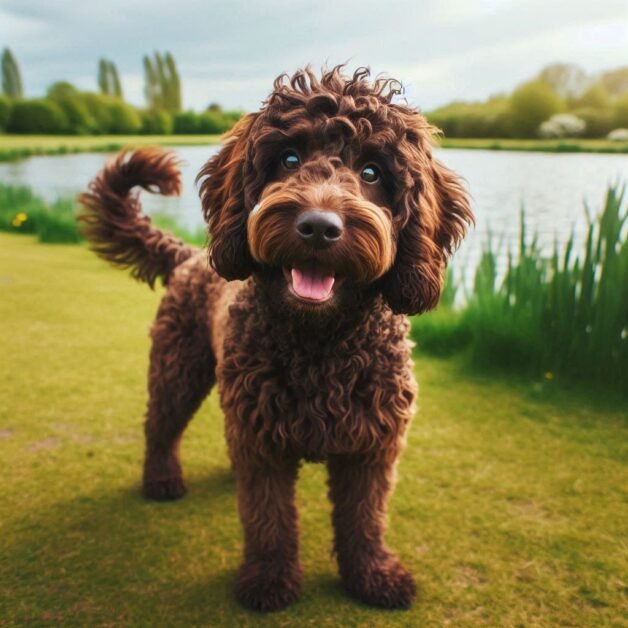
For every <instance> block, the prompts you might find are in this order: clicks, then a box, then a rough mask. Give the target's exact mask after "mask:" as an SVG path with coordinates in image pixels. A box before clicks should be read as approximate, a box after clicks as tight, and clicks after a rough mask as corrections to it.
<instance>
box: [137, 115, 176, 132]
mask: <svg viewBox="0 0 628 628" xmlns="http://www.w3.org/2000/svg"><path fill="white" fill-rule="evenodd" d="M141 116H142V133H144V134H145V135H169V134H170V133H172V126H173V125H172V116H171V115H170V114H169V113H168V112H167V111H162V110H159V109H145V110H143V111H142V112H141Z"/></svg>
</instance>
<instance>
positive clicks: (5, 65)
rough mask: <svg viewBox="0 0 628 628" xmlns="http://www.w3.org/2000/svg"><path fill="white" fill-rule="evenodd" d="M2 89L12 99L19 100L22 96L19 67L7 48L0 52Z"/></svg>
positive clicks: (22, 88)
mask: <svg viewBox="0 0 628 628" xmlns="http://www.w3.org/2000/svg"><path fill="white" fill-rule="evenodd" d="M2 91H3V92H4V93H5V94H6V95H7V96H8V97H9V98H12V99H13V100H19V99H20V98H22V97H23V96H24V87H23V86H22V77H21V76H20V69H19V67H18V65H17V61H16V60H15V57H14V56H13V54H12V53H11V51H10V50H9V49H8V48H5V49H4V51H3V52H2Z"/></svg>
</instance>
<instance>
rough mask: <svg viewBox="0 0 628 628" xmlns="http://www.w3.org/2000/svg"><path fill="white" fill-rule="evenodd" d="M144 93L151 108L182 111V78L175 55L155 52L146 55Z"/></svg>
mask: <svg viewBox="0 0 628 628" xmlns="http://www.w3.org/2000/svg"><path fill="white" fill-rule="evenodd" d="M144 78H145V87H144V94H145V96H146V101H147V103H148V106H149V107H150V108H151V109H164V110H166V111H169V112H171V113H173V112H177V111H181V80H180V78H179V73H178V71H177V66H176V63H175V61H174V58H173V56H172V55H171V54H170V53H169V52H167V53H166V54H165V55H164V56H162V55H161V54H160V53H158V52H155V53H154V55H153V59H151V58H150V57H148V56H145V57H144Z"/></svg>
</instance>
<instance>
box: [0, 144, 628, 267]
mask: <svg viewBox="0 0 628 628" xmlns="http://www.w3.org/2000/svg"><path fill="white" fill-rule="evenodd" d="M216 150H218V148H217V147H216V146H194V147H182V148H178V149H177V153H178V154H179V155H180V156H181V158H182V159H183V161H184V164H183V186H184V187H183V195H182V196H181V197H180V198H175V199H170V198H163V197H159V196H152V195H150V194H145V195H144V197H143V198H144V200H143V202H144V207H145V209H146V211H147V212H148V213H153V212H156V211H159V212H166V213H168V214H170V215H173V216H175V217H176V218H177V219H178V220H179V221H180V222H181V223H182V224H184V225H186V226H188V227H196V226H198V225H200V224H202V216H201V211H200V203H199V200H198V191H197V188H196V186H195V184H194V178H195V177H196V174H197V173H198V171H199V170H200V168H201V166H202V165H203V163H204V162H205V161H206V160H207V159H208V158H209V157H210V156H211V155H212V154H214V153H215V152H216ZM107 157H108V156H107V155H105V154H98V153H88V154H80V155H64V156H55V157H33V158H30V159H27V160H25V161H22V162H19V163H13V164H0V181H2V182H3V183H12V184H16V185H28V186H31V187H32V188H33V189H34V190H35V191H36V192H38V193H39V194H41V195H42V196H44V197H45V198H47V199H49V200H54V199H55V198H57V197H59V196H73V195H75V194H76V193H77V192H80V191H81V190H83V189H85V187H86V186H87V183H88V182H89V180H90V179H91V178H92V177H93V176H94V175H95V174H96V172H97V171H98V170H99V169H100V167H101V166H102V164H103V163H104V161H105V159H106V158H107ZM438 157H439V158H440V159H441V160H442V161H443V162H444V163H445V164H447V165H448V166H449V167H450V168H452V169H453V170H455V171H456V172H458V173H459V174H460V175H461V176H462V177H464V179H465V180H466V182H467V185H468V187H469V190H470V192H471V196H472V199H473V208H474V211H475V214H476V219H477V224H476V228H475V229H474V230H473V231H472V232H471V234H470V235H469V236H468V238H467V240H466V241H465V243H464V244H463V246H462V247H461V250H460V252H459V253H458V255H457V265H458V266H459V267H465V268H471V267H473V265H474V262H475V260H476V259H477V256H478V254H479V250H480V247H481V245H482V243H483V242H484V241H485V240H486V237H487V233H488V232H489V229H490V231H491V232H492V233H493V234H495V241H496V242H497V241H498V240H501V238H502V237H503V241H502V242H501V246H502V256H501V257H502V260H503V255H504V252H505V250H506V247H507V246H508V245H510V246H516V243H517V234H518V230H519V212H520V209H521V207H522V206H523V207H525V214H526V219H527V225H528V228H529V232H531V231H533V230H536V231H537V232H538V233H539V236H540V243H541V245H542V246H543V247H544V248H545V249H547V250H549V249H550V248H551V245H552V243H553V242H554V240H555V239H557V240H558V241H559V242H564V241H565V240H566V239H567V237H568V236H569V233H570V231H571V229H572V228H573V229H574V230H575V233H576V237H577V240H579V241H581V240H582V238H583V235H584V232H585V226H586V219H585V213H584V202H585V201H586V202H587V203H588V205H589V207H590V208H591V211H592V212H593V213H596V212H597V211H599V209H600V208H601V205H602V201H603V198H604V193H605V190H606V187H607V185H608V184H609V183H612V182H615V181H617V180H619V179H620V177H623V178H624V180H625V179H628V156H627V155H598V154H586V153H581V154H560V153H525V152H499V151H487V150H455V149H448V150H440V151H438Z"/></svg>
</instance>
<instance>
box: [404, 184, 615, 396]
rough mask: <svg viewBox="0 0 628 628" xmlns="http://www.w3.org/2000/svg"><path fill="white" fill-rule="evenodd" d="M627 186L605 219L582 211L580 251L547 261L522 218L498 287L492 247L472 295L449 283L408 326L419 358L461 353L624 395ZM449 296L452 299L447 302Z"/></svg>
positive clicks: (567, 246) (568, 247) (564, 248)
mask: <svg viewBox="0 0 628 628" xmlns="http://www.w3.org/2000/svg"><path fill="white" fill-rule="evenodd" d="M624 199H625V186H621V185H615V186H611V187H610V188H609V189H608V191H607V194H606V199H605V202H604V206H603V209H602V211H601V212H600V213H599V214H598V215H597V216H596V217H593V218H592V217H591V213H590V211H589V209H588V208H585V209H586V211H587V222H588V228H587V237H586V241H585V244H584V247H583V250H581V251H579V252H576V251H575V250H574V236H573V234H572V235H571V236H570V237H569V239H568V240H567V242H566V243H564V244H563V245H560V244H559V243H555V244H554V251H553V254H552V255H551V256H550V257H549V258H547V257H546V256H544V255H543V254H542V252H541V250H540V248H539V245H538V238H537V236H536V235H535V234H533V235H532V236H528V234H527V233H526V226H525V216H524V212H523V211H522V213H521V223H520V231H519V244H518V251H516V252H514V253H513V252H509V253H508V264H507V269H506V272H505V275H504V276H503V278H500V277H499V276H498V272H497V252H496V250H495V247H494V245H493V242H492V239H491V238H489V239H488V242H487V244H486V246H485V248H484V251H483V253H482V256H481V259H480V261H479V263H478V266H477V268H476V271H475V279H474V283H473V286H472V288H471V290H470V294H468V295H467V298H466V300H465V302H464V303H463V305H462V306H461V307H458V308H454V306H453V303H454V302H455V294H456V292H457V291H458V290H459V289H460V286H459V285H458V286H457V285H456V284H455V283H453V282H452V281H451V276H450V278H449V283H450V285H449V286H448V287H447V288H446V291H445V299H444V300H443V303H442V304H441V305H442V306H443V307H442V309H441V310H439V311H437V312H435V313H433V314H430V315H427V316H425V317H421V318H417V319H414V320H413V325H412V330H413V336H414V337H415V340H416V341H417V343H418V345H419V348H420V349H422V350H425V351H426V352H431V353H436V354H440V355H444V354H452V353H455V352H456V351H462V350H467V351H468V355H469V357H470V359H471V361H472V362H473V364H474V365H483V366H488V367H498V368H508V369H516V370H521V371H525V372H529V373H533V374H538V375H541V376H544V377H546V378H547V379H553V378H554V377H558V378H562V379H576V380H586V381H589V382H592V383H595V384H601V385H604V386H610V387H611V388H617V389H619V390H623V389H624V388H625V383H626V379H625V377H626V375H625V374H626V372H628V241H627V240H626V225H627V222H626V221H627V217H628V211H627V209H626V207H625V204H624ZM452 291H453V296H452V294H451V293H452Z"/></svg>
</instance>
